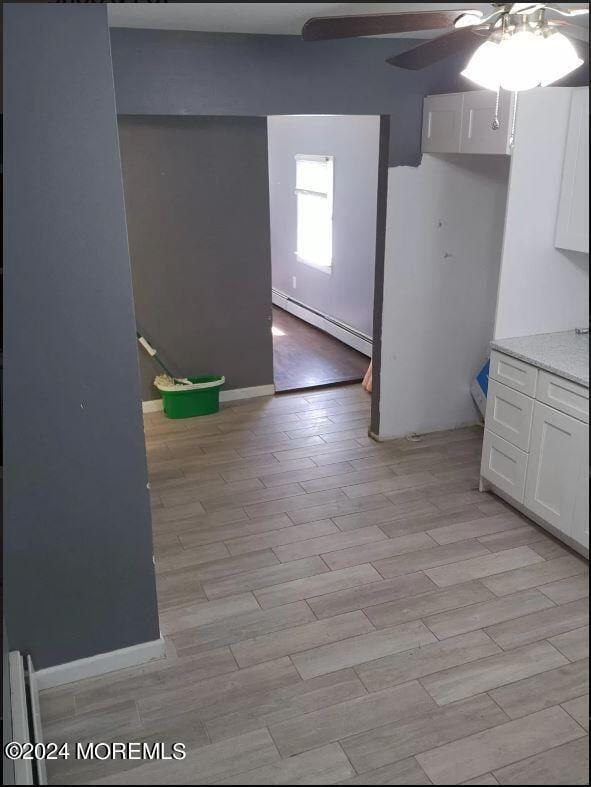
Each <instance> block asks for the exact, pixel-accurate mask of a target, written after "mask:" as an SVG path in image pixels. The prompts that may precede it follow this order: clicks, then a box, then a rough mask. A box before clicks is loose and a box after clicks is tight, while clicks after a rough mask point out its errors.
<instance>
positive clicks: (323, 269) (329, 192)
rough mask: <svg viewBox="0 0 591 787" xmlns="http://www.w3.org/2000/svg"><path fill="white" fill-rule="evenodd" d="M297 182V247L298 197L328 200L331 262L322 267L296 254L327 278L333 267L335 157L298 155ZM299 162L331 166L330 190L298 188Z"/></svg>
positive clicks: (302, 261) (300, 259)
mask: <svg viewBox="0 0 591 787" xmlns="http://www.w3.org/2000/svg"><path fill="white" fill-rule="evenodd" d="M294 158H295V162H296V167H295V173H296V177H295V181H296V187H295V189H294V194H295V197H296V246H297V237H298V210H299V207H298V196H299V195H306V194H307V195H309V196H313V197H321V198H324V199H326V201H327V204H328V220H329V227H328V230H329V233H330V261H329V263H328V264H327V265H322V264H320V263H318V262H315V261H314V260H310V259H307V258H306V257H304V256H302V255H301V254H300V251H299V250H298V249H297V248H296V250H295V252H294V254H295V256H296V258H297V260H298V262H301V263H303V264H304V265H309V266H310V267H311V268H314V269H315V270H317V271H321V272H322V273H324V274H325V275H327V276H330V275H331V274H332V267H333V256H334V255H333V221H334V156H329V155H319V154H313V153H296V154H295V156H294ZM298 161H322V162H326V163H328V164H329V183H328V190H327V191H326V192H325V191H316V190H314V189H302V188H298V187H297V162H298Z"/></svg>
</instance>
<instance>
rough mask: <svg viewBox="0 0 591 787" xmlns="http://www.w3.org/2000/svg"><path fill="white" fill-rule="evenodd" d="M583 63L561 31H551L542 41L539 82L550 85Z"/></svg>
mask: <svg viewBox="0 0 591 787" xmlns="http://www.w3.org/2000/svg"><path fill="white" fill-rule="evenodd" d="M582 64H583V61H582V60H581V58H580V57H579V56H578V55H577V52H576V50H575V48H574V46H573V45H572V44H571V42H570V41H569V40H568V38H567V37H566V36H563V35H562V33H552V35H550V36H548V37H547V38H544V39H543V41H542V58H541V62H540V84H541V85H551V84H552V82H556V81H557V80H558V79H562V77H565V76H566V75H567V74H570V72H571V71H574V70H575V68H578V67H579V66H580V65H582Z"/></svg>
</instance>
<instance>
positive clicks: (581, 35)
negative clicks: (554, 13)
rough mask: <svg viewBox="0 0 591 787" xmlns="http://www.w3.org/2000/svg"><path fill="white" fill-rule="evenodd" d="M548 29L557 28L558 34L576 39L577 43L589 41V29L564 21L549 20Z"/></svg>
mask: <svg viewBox="0 0 591 787" xmlns="http://www.w3.org/2000/svg"><path fill="white" fill-rule="evenodd" d="M548 27H557V28H558V29H559V30H560V32H562V33H564V35H566V36H568V37H569V38H576V39H577V40H578V41H584V42H585V41H586V42H588V41H589V28H588V27H583V26H582V25H575V24H571V23H570V22H567V21H566V20H564V19H551V20H550V21H549V22H548Z"/></svg>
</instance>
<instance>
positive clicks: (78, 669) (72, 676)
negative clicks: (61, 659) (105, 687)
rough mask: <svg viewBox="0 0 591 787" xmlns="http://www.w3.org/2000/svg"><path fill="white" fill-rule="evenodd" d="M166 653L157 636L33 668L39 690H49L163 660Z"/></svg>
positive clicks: (164, 644)
mask: <svg viewBox="0 0 591 787" xmlns="http://www.w3.org/2000/svg"><path fill="white" fill-rule="evenodd" d="M165 655H166V643H165V642H164V639H163V638H162V637H160V639H155V640H152V641H151V642H140V643H139V645H131V646H130V647H128V648H121V649H120V650H111V651H109V652H108V653H97V655H96V656H90V657H89V658H87V659H78V660H76V661H68V662H66V663H65V664H56V666H55V667H46V668H45V669H40V670H36V671H35V674H36V676H37V685H38V687H39V690H40V691H42V690H43V689H52V688H55V687H56V686H63V685H65V684H66V683H74V682H75V681H77V680H83V679H84V678H95V677H97V676H98V675H104V674H105V673H107V672H114V671H115V670H119V669H125V668H126V667H136V666H138V665H139V664H145V663H146V662H148V661H155V660H156V659H162V658H164V657H165Z"/></svg>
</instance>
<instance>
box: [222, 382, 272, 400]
mask: <svg viewBox="0 0 591 787" xmlns="http://www.w3.org/2000/svg"><path fill="white" fill-rule="evenodd" d="M274 393H275V385H274V384H273V383H271V384H270V385H253V386H252V387H251V388H234V389H232V390H230V391H220V402H234V401H236V399H255V398H256V397H257V396H273V394H274Z"/></svg>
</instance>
